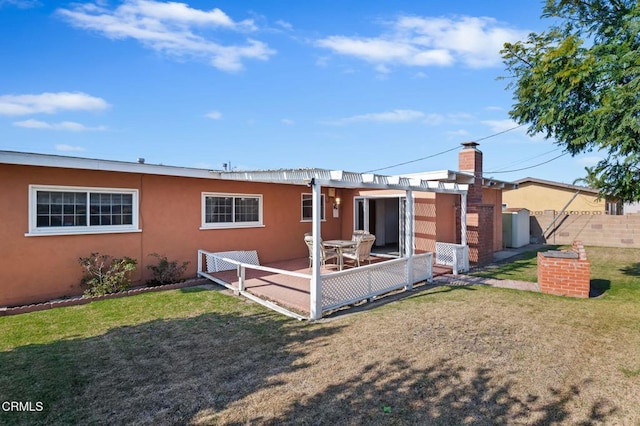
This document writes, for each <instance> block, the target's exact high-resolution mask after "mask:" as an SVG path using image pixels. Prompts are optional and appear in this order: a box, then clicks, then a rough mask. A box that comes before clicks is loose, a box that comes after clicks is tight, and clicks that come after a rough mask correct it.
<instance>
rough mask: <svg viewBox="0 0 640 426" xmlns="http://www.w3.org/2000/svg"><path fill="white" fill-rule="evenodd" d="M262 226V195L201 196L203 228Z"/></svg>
mask: <svg viewBox="0 0 640 426" xmlns="http://www.w3.org/2000/svg"><path fill="white" fill-rule="evenodd" d="M251 226H262V195H251V194H215V193H203V194H202V227H203V228H236V227H251Z"/></svg>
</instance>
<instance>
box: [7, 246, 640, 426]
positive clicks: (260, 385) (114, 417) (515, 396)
mask: <svg viewBox="0 0 640 426" xmlns="http://www.w3.org/2000/svg"><path fill="white" fill-rule="evenodd" d="M587 255H588V257H589V259H590V260H591V262H592V278H593V279H592V283H593V284H596V285H598V286H599V287H600V288H601V289H602V291H603V294H602V295H601V296H600V297H598V298H592V299H588V300H585V299H568V298H562V297H556V296H549V295H542V294H539V293H532V292H522V291H514V290H506V289H499V288H489V287H483V286H470V287H455V286H454V287H447V286H439V287H422V288H420V287H419V288H417V289H416V291H414V292H410V293H407V294H406V296H405V297H404V298H402V299H400V300H397V301H394V302H393V303H388V304H381V305H379V306H375V307H374V308H373V309H369V310H365V311H363V312H360V313H358V314H355V315H339V316H336V317H334V318H330V319H327V320H323V321H320V322H316V323H308V322H301V321H296V320H291V319H288V318H285V317H283V316H280V315H278V314H276V313H273V312H271V311H267V310H265V309H263V308H262V307H260V306H258V305H256V304H254V303H249V302H247V301H245V300H243V299H240V298H237V297H235V296H233V295H231V294H229V293H228V292H227V291H221V290H219V289H216V290H212V289H203V288H192V289H182V290H172V291H166V292H157V293H146V294H141V295H137V296H132V297H128V298H120V299H107V300H102V301H99V302H94V303H91V304H87V305H81V306H74V307H65V308H59V309H53V310H48V311H41V312H33V313H29V314H23V315H16V316H9V317H0V403H2V402H4V401H21V402H32V403H33V404H34V406H35V403H36V402H40V403H42V406H43V411H42V412H15V411H14V412H8V411H6V410H0V424H2V425H4V424H42V425H45V424H46V425H50V424H132V423H134V424H150V425H151V424H238V425H239V424H269V425H280V424H443V425H448V424H632V425H635V424H640V406H639V405H638V402H637V396H638V395H640V351H639V350H638V348H640V264H639V263H638V262H637V259H639V257H638V255H640V251H639V250H623V249H600V248H594V247H587ZM532 259H535V256H534V255H527V256H525V257H524V258H523V259H520V260H515V261H514V262H511V263H508V264H504V265H501V266H499V267H498V268H495V269H491V270H485V271H482V272H481V273H482V274H491V276H493V277H498V278H511V279H522V278H514V277H527V276H529V277H530V276H532V275H531V274H532V273H533V272H532V271H534V269H535V260H532ZM533 276H535V273H533Z"/></svg>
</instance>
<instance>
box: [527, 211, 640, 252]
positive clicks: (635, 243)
mask: <svg viewBox="0 0 640 426" xmlns="http://www.w3.org/2000/svg"><path fill="white" fill-rule="evenodd" d="M558 213H559V212H555V211H553V210H546V211H544V212H531V216H530V220H531V237H532V238H533V241H534V242H539V243H547V244H571V243H572V241H575V240H580V241H582V242H583V243H584V244H586V245H588V246H601V247H634V248H640V214H627V215H624V216H612V215H605V214H599V213H598V212H590V211H585V212H582V211H570V212H565V213H563V214H560V215H559V217H558V219H557V220H556V222H555V223H554V224H553V226H552V227H551V228H550V229H549V230H548V231H547V232H546V233H545V235H544V236H543V235H542V234H543V232H544V231H545V230H546V229H547V228H548V227H549V225H550V224H551V222H552V221H553V219H554V217H556V215H557V214H558Z"/></svg>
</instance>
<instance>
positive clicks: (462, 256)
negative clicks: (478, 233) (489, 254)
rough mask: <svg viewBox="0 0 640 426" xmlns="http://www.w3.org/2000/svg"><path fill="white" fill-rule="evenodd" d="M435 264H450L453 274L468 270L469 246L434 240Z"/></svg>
mask: <svg viewBox="0 0 640 426" xmlns="http://www.w3.org/2000/svg"><path fill="white" fill-rule="evenodd" d="M436 264H438V265H445V266H451V268H452V269H453V275H458V273H460V272H466V271H468V270H469V246H467V245H462V244H452V243H440V242H436Z"/></svg>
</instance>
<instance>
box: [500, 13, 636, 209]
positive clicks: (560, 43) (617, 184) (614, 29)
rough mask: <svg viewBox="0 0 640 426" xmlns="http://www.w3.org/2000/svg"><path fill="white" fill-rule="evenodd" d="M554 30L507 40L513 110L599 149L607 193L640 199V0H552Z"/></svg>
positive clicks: (579, 148) (533, 128)
mask: <svg viewBox="0 0 640 426" xmlns="http://www.w3.org/2000/svg"><path fill="white" fill-rule="evenodd" d="M542 16H543V17H545V18H551V19H553V22H554V25H553V26H551V27H550V28H549V29H548V30H547V31H544V32H541V33H538V34H536V33H533V34H530V35H529V37H528V38H527V39H526V40H523V41H519V42H517V43H513V44H512V43H507V44H505V46H504V49H503V50H502V52H501V53H502V57H503V60H504V63H505V65H506V67H507V70H508V72H509V74H510V76H509V77H507V78H512V80H511V82H510V83H509V85H508V88H510V89H513V93H514V102H515V103H514V105H513V107H512V110H511V111H510V115H511V117H512V118H513V119H514V120H515V121H517V122H518V123H519V124H528V126H529V127H528V132H529V134H531V135H533V134H538V133H541V134H543V135H545V136H546V137H547V138H553V139H555V141H556V143H557V144H559V145H561V146H563V147H564V148H565V150H566V151H568V152H570V153H571V154H572V155H576V154H578V153H582V152H588V151H592V150H599V151H600V152H601V154H603V155H604V156H605V158H604V159H603V160H601V161H600V162H599V163H598V164H597V165H596V166H595V167H594V168H593V169H592V170H593V172H594V173H595V174H596V175H597V179H596V182H598V186H599V188H598V189H600V191H601V194H602V195H606V196H613V197H617V198H620V199H622V200H625V201H631V200H640V1H638V0H547V1H546V4H545V6H544V9H543V14H542Z"/></svg>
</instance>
